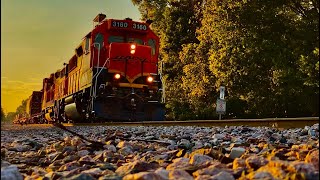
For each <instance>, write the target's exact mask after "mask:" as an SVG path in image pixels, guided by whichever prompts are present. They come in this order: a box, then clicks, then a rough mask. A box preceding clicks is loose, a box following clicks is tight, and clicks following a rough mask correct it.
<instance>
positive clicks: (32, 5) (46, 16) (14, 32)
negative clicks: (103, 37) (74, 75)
mask: <svg viewBox="0 0 320 180" xmlns="http://www.w3.org/2000/svg"><path fill="white" fill-rule="evenodd" d="M75 7H76V8H75ZM57 10H58V11H57ZM99 13H103V14H106V15H107V18H108V19H125V18H127V17H129V18H131V19H133V20H135V21H140V18H141V15H140V12H139V11H138V8H137V7H135V6H134V5H133V4H132V2H131V0H122V1H112V0H92V1H85V0H78V1H77V2H76V4H75V3H74V2H71V1H63V0H55V1H50V0H41V1H40V0H28V1H25V0H3V1H1V44H2V46H1V51H2V52H1V107H2V108H3V110H4V112H5V113H6V114H7V113H9V112H15V111H16V109H17V107H19V106H20V105H21V102H22V101H23V100H25V99H27V98H28V97H29V96H30V95H31V94H32V91H40V90H41V89H42V80H43V78H46V77H49V75H50V74H51V73H54V72H56V71H57V70H58V69H61V68H62V67H63V65H62V64H63V63H64V62H68V60H69V59H70V58H71V57H72V55H73V54H74V49H75V48H76V47H77V46H78V45H79V44H80V42H81V39H82V38H83V37H84V36H85V35H86V34H87V33H88V32H90V31H91V30H92V29H93V19H94V18H95V17H96V16H97V15H98V14H99Z"/></svg>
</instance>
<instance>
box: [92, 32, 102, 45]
mask: <svg viewBox="0 0 320 180" xmlns="http://www.w3.org/2000/svg"><path fill="white" fill-rule="evenodd" d="M94 43H95V44H94V47H95V48H97V49H101V48H102V46H103V35H102V34H100V33H98V34H97V35H96V37H95V38H94ZM98 44H99V45H98Z"/></svg>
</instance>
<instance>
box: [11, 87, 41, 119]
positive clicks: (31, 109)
mask: <svg viewBox="0 0 320 180" xmlns="http://www.w3.org/2000/svg"><path fill="white" fill-rule="evenodd" d="M41 100H42V91H33V92H32V94H31V96H30V97H29V98H28V99H27V100H26V101H27V102H26V112H25V113H24V114H17V115H16V117H15V119H14V121H13V123H15V124H33V123H43V122H44V120H43V119H41Z"/></svg>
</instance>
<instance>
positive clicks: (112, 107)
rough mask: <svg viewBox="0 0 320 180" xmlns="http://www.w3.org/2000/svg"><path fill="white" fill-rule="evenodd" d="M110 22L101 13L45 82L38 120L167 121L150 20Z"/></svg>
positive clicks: (156, 44)
mask: <svg viewBox="0 0 320 180" xmlns="http://www.w3.org/2000/svg"><path fill="white" fill-rule="evenodd" d="M105 18H106V15H104V14H98V15H97V16H96V17H95V19H94V23H96V25H95V27H94V29H93V30H92V31H91V32H89V33H88V34H87V35H86V36H85V37H84V38H83V39H82V41H81V43H80V45H79V46H78V47H77V48H76V49H75V54H74V55H73V56H72V58H71V59H70V60H69V61H68V63H64V67H63V68H62V69H60V70H58V71H56V72H55V73H52V74H51V75H50V77H49V78H45V79H43V89H42V90H41V96H42V97H41V99H42V102H41V104H40V106H41V107H40V108H38V109H39V110H38V111H39V112H34V114H36V115H37V116H38V115H39V114H40V118H39V120H38V122H53V121H58V122H62V121H69V120H72V121H74V122H83V121H89V120H99V119H100V120H109V121H116V120H120V121H125V120H131V121H133V120H140V121H146V120H152V121H157V120H164V114H165V112H164V104H163V103H161V86H162V84H161V81H160V75H159V69H158V63H159V62H158V55H159V38H158V37H157V36H156V35H155V33H154V32H153V31H152V30H151V29H150V27H149V25H150V24H151V22H150V21H147V22H136V21H133V20H132V19H130V18H126V19H125V20H115V19H105ZM29 105H31V106H33V105H34V106H39V104H29ZM31 108H32V107H31ZM34 109H36V108H34ZM30 118H32V119H35V118H33V117H32V116H30Z"/></svg>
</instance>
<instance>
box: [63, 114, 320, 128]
mask: <svg viewBox="0 0 320 180" xmlns="http://www.w3.org/2000/svg"><path fill="white" fill-rule="evenodd" d="M316 123H319V117H300V118H265V119H230V120H188V121H140V122H105V123H63V125H64V126H67V127H68V126H205V127H210V126H241V125H246V126H255V127H258V126H267V127H275V128H302V127H305V126H312V125H314V124H316Z"/></svg>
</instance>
